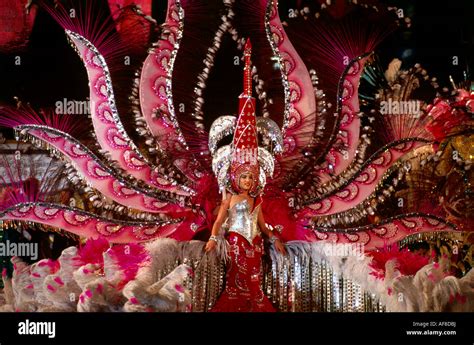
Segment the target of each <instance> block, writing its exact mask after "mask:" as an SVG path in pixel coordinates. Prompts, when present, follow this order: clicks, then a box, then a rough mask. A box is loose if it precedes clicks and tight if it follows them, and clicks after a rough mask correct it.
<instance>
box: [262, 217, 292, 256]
mask: <svg viewBox="0 0 474 345" xmlns="http://www.w3.org/2000/svg"><path fill="white" fill-rule="evenodd" d="M258 227H259V228H260V231H261V232H263V233H264V234H265V235H266V236H267V237H268V238H269V239H270V242H272V243H275V248H276V249H277V250H278V251H279V252H280V253H281V254H283V255H285V254H286V249H285V246H284V245H283V243H281V241H280V239H279V238H278V237H277V236H275V235H274V234H273V232H272V231H270V229H268V227H267V224H266V223H265V219H264V218H263V212H262V208H260V210H259V211H258Z"/></svg>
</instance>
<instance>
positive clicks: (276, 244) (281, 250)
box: [274, 238, 286, 255]
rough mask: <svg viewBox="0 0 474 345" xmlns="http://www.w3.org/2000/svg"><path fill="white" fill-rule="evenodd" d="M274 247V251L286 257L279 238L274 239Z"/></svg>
mask: <svg viewBox="0 0 474 345" xmlns="http://www.w3.org/2000/svg"><path fill="white" fill-rule="evenodd" d="M274 245H275V248H276V250H277V251H278V252H279V253H280V254H282V255H286V249H285V246H284V245H283V243H281V241H280V239H279V238H276V239H275V242H274Z"/></svg>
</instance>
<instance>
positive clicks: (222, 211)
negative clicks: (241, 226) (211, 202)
mask: <svg viewBox="0 0 474 345" xmlns="http://www.w3.org/2000/svg"><path fill="white" fill-rule="evenodd" d="M231 198H232V195H229V196H228V197H227V199H225V200H223V201H222V204H221V207H220V208H219V213H218V214H217V219H216V221H215V222H214V225H213V226H212V231H211V235H212V236H217V234H219V229H220V228H221V227H222V224H224V221H225V219H226V217H227V210H228V209H229V206H230V200H231Z"/></svg>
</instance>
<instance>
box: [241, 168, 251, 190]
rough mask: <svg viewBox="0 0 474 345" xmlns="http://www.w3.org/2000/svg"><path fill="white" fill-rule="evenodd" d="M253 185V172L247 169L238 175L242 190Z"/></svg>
mask: <svg viewBox="0 0 474 345" xmlns="http://www.w3.org/2000/svg"><path fill="white" fill-rule="evenodd" d="M252 185H253V174H252V173H251V172H249V171H246V172H244V173H242V175H240V179H239V186H240V188H242V190H246V191H248V190H250V189H252Z"/></svg>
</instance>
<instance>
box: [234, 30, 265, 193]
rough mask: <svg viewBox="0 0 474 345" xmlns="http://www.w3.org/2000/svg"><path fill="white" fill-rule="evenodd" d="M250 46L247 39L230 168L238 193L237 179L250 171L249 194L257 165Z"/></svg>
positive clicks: (252, 190) (256, 176) (255, 184)
mask: <svg viewBox="0 0 474 345" xmlns="http://www.w3.org/2000/svg"><path fill="white" fill-rule="evenodd" d="M251 55H252V44H251V43H250V39H247V42H246V43H245V47H244V60H245V67H244V91H243V93H242V94H241V95H240V97H239V117H238V119H237V126H236V129H235V133H234V140H233V156H232V162H231V166H230V174H231V183H232V188H233V189H234V190H235V191H237V192H240V191H241V189H240V187H239V179H240V175H241V174H242V173H243V172H246V171H250V172H252V174H253V177H254V184H253V186H252V189H251V190H250V193H253V194H255V193H256V192H257V186H258V178H259V173H260V169H259V165H258V141H257V119H256V117H255V98H253V97H252V62H251V59H250V58H251Z"/></svg>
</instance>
